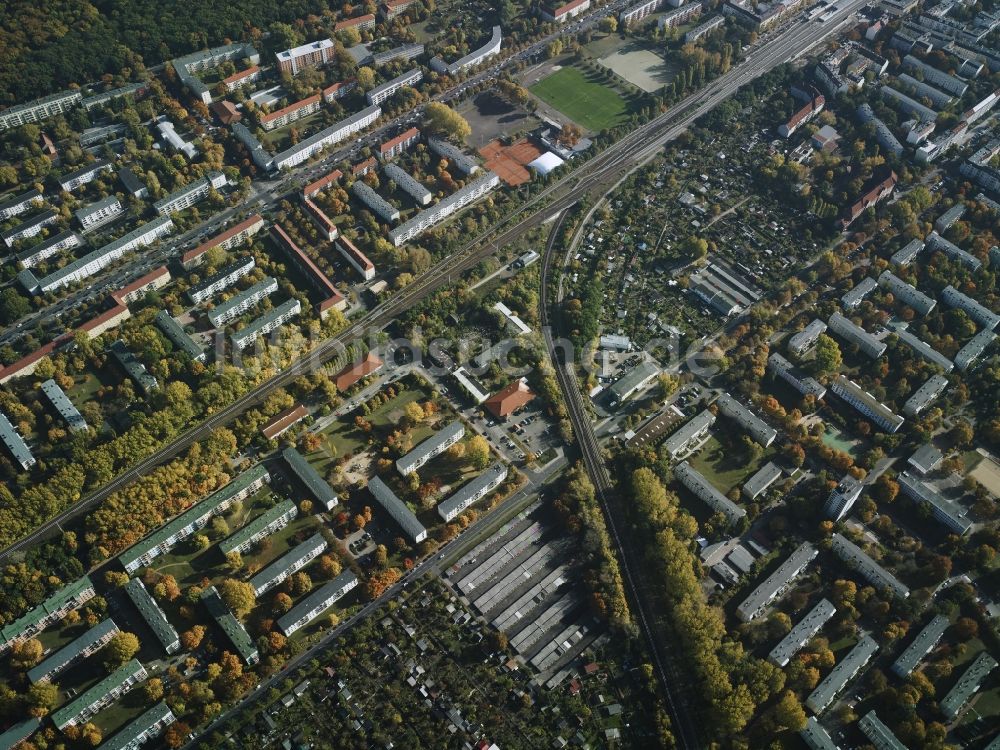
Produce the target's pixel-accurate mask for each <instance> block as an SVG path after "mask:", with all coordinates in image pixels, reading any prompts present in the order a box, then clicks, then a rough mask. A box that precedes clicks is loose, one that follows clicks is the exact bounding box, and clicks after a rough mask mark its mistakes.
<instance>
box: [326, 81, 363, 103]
mask: <svg viewBox="0 0 1000 750" xmlns="http://www.w3.org/2000/svg"><path fill="white" fill-rule="evenodd" d="M357 87H358V82H357V81H356V80H354V79H353V78H352V79H350V80H349V81H338V82H337V83H333V84H330V85H329V86H327V87H326V88H325V89H323V101H325V102H326V103H327V104H329V103H330V102H332V101H335V100H337V99H343V98H344V97H345V96H347V95H348V94H349V93H351V92H352V91H353V90H354V89H356V88H357Z"/></svg>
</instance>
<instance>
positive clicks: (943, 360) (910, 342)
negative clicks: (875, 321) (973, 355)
mask: <svg viewBox="0 0 1000 750" xmlns="http://www.w3.org/2000/svg"><path fill="white" fill-rule="evenodd" d="M890 326H891V327H892V330H893V332H894V333H895V334H896V337H897V338H898V339H899V341H900V342H901V343H903V344H906V346H908V347H909V348H910V349H912V350H913V352H914V353H915V354H916V355H917V356H919V357H920V358H921V359H924V360H926V361H928V362H930V363H931V364H934V365H937V366H938V367H940V368H941V369H942V370H943V371H944V372H946V373H947V372H951V371H952V369H953V368H954V367H955V365H954V364H952V361H951V360H950V359H948V358H947V357H946V356H944V355H943V354H941V352H939V351H938V350H937V349H935V348H934V347H932V346H931V345H930V344H928V343H927V342H926V341H923V340H922V339H920V338H918V337H917V336H914V335H913V334H912V333H910V332H909V331H908V330H907V329H906V324H905V323H890Z"/></svg>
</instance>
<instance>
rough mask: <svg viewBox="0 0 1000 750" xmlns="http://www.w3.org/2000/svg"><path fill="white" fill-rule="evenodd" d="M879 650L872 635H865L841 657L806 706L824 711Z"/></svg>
mask: <svg viewBox="0 0 1000 750" xmlns="http://www.w3.org/2000/svg"><path fill="white" fill-rule="evenodd" d="M876 651H878V644H877V643H875V640H874V639H873V638H872V637H871V636H870V635H864V636H862V637H861V640H859V641H858V642H857V644H855V646H854V648H852V649H851V650H850V651H849V652H848V654H847V656H845V657H844V658H843V659H841V660H840V661H839V662H838V663H837V665H836V666H835V667H834V668H833V669H832V670H831V671H830V673H829V674H828V675H827V676H826V677H825V678H824V679H823V681H822V682H821V683H820V684H819V685H817V686H816V689H815V690H813V691H812V693H810V694H809V697H808V698H807V699H806V706H807V707H808V708H809V710H810V711H812V712H813V713H814V714H817V715H819V714H821V713H823V712H824V711H825V710H826V709H827V708H828V707H829V705H830V704H831V703H832V702H833V699H834V698H836V697H837V694H838V693H840V692H841V691H842V690H843V689H844V688H845V687H847V683H849V682H850V681H851V680H853V679H854V677H855V676H856V675H857V674H858V672H860V671H861V669H862V668H863V667H864V666H865V665H866V664H867V663H868V662H869V661H870V660H871V658H872V656H874V654H875V652H876Z"/></svg>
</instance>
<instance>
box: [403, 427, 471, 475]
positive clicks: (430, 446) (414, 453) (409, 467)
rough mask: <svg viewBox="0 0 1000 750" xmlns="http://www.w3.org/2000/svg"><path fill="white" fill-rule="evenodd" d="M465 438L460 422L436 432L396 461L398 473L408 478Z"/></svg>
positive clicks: (463, 428)
mask: <svg viewBox="0 0 1000 750" xmlns="http://www.w3.org/2000/svg"><path fill="white" fill-rule="evenodd" d="M463 437H465V425H464V424H462V423H461V422H459V421H458V420H456V421H454V422H452V423H451V424H449V425H448V426H446V427H443V428H442V429H440V430H438V431H437V432H435V433H434V434H433V435H431V436H430V437H429V438H427V439H426V440H424V441H422V442H421V443H420V444H419V445H417V446H416V447H415V448H414V449H413V450H411V451H410V452H409V453H407V454H406V455H405V456H402V457H401V458H399V459H397V460H396V471H398V472H399V473H400V474H401V475H402V476H404V477H405V476H407V475H408V474H410V473H411V472H414V471H416V470H417V469H419V468H420V467H421V466H423V465H424V464H426V463H427V462H428V461H430V460H431V459H432V458H434V457H435V456H439V455H441V454H442V453H444V452H445V451H446V450H448V449H449V448H450V447H451V446H453V445H454V444H455V443H457V442H458V441H459V440H461V439H462V438H463Z"/></svg>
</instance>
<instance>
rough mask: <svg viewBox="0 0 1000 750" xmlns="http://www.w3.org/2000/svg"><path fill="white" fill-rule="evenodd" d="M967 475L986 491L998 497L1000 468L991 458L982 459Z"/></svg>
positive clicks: (999, 495) (999, 491)
mask: <svg viewBox="0 0 1000 750" xmlns="http://www.w3.org/2000/svg"><path fill="white" fill-rule="evenodd" d="M969 475H970V476H971V477H972V478H973V479H975V480H976V481H977V482H979V483H980V484H981V485H983V487H985V488H986V489H988V490H989V491H990V492H992V493H993V494H994V495H996V496H997V497H1000V466H997V464H996V462H995V461H993V459H991V458H984V459H983V460H982V461H980V462H979V463H978V464H977V465H976V468H974V469H973V470H972V471H970V472H969Z"/></svg>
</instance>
